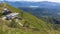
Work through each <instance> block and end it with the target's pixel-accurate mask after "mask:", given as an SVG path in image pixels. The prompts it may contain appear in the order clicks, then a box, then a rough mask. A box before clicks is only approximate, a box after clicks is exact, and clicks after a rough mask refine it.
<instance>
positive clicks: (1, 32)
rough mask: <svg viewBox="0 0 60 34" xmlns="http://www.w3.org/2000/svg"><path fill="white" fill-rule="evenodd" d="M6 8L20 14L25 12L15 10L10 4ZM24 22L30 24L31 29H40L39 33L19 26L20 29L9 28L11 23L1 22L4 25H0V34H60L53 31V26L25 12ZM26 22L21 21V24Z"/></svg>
mask: <svg viewBox="0 0 60 34" xmlns="http://www.w3.org/2000/svg"><path fill="white" fill-rule="evenodd" d="M6 7H7V8H8V9H10V10H11V11H12V12H18V13H20V12H23V11H22V10H20V9H18V8H14V7H12V6H10V5H8V4H7V6H6ZM20 16H21V14H19V17H20ZM23 20H24V21H27V22H28V23H30V28H32V27H35V28H37V29H38V31H35V30H34V29H30V28H25V27H21V26H19V25H18V26H19V27H20V28H12V27H9V26H8V25H9V24H10V22H9V21H7V20H5V21H3V20H1V22H2V23H3V24H2V25H0V34H56V33H58V34H60V33H59V32H60V31H56V30H54V29H53V25H52V24H50V23H47V22H45V21H43V20H41V19H38V18H37V17H35V16H33V15H32V14H29V13H27V12H23ZM24 21H21V20H20V21H19V22H21V23H23V22H24ZM1 22H0V24H1ZM18 26H17V27H18Z"/></svg>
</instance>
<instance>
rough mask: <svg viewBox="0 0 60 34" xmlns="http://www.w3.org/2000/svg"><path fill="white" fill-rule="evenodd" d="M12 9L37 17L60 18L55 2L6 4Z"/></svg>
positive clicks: (58, 4)
mask: <svg viewBox="0 0 60 34" xmlns="http://www.w3.org/2000/svg"><path fill="white" fill-rule="evenodd" d="M6 3H8V4H10V5H12V6H14V7H17V8H19V9H22V10H23V11H26V12H29V13H31V14H33V15H35V16H37V17H41V16H54V17H60V3H55V2H48V1H42V2H6Z"/></svg>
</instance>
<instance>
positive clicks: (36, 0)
mask: <svg viewBox="0 0 60 34" xmlns="http://www.w3.org/2000/svg"><path fill="white" fill-rule="evenodd" d="M0 1H1V0H0ZM6 1H28V2H31V1H33V2H40V1H50V2H59V3H60V0H6Z"/></svg>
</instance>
